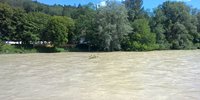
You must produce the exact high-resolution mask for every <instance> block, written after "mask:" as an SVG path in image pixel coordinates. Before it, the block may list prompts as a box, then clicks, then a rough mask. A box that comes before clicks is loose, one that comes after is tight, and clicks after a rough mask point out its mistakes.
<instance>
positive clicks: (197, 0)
mask: <svg viewBox="0 0 200 100" xmlns="http://www.w3.org/2000/svg"><path fill="white" fill-rule="evenodd" d="M37 1H39V2H42V3H45V4H50V5H53V4H62V5H64V4H65V5H74V4H76V5H78V4H87V3H89V2H93V3H101V2H103V1H105V0H37ZM118 1H120V0H118ZM165 1H166V0H143V2H144V7H145V9H150V10H152V8H155V7H157V6H158V5H159V4H162V3H163V2H165ZM171 1H172V0H171ZM173 1H184V2H186V3H187V4H188V5H190V6H192V7H195V8H198V9H200V0H173Z"/></svg>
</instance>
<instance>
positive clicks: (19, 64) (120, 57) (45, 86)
mask: <svg viewBox="0 0 200 100" xmlns="http://www.w3.org/2000/svg"><path fill="white" fill-rule="evenodd" d="M199 75H200V51H198V50H196V51H155V52H113V53H59V54H22V55H18V54H16V55H0V100H200V76H199Z"/></svg>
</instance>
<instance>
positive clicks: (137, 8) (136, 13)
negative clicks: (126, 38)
mask: <svg viewBox="0 0 200 100" xmlns="http://www.w3.org/2000/svg"><path fill="white" fill-rule="evenodd" d="M124 3H125V5H126V8H127V10H128V16H129V17H128V18H129V20H130V21H132V22H133V21H134V20H135V19H140V18H143V17H144V8H143V0H125V1H124Z"/></svg>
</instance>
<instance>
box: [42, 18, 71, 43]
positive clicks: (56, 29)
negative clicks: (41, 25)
mask: <svg viewBox="0 0 200 100" xmlns="http://www.w3.org/2000/svg"><path fill="white" fill-rule="evenodd" d="M71 27H74V22H73V20H72V19H71V18H68V17H62V16H54V17H52V18H51V19H50V21H49V23H48V25H47V27H46V32H45V35H46V41H49V42H52V44H53V45H54V46H55V47H59V46H63V45H64V44H67V42H68V33H69V30H70V28H71Z"/></svg>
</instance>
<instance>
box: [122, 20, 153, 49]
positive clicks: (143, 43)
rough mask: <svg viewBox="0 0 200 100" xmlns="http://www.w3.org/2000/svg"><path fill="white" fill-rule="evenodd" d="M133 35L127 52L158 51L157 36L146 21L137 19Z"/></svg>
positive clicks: (128, 42) (130, 36)
mask: <svg viewBox="0 0 200 100" xmlns="http://www.w3.org/2000/svg"><path fill="white" fill-rule="evenodd" d="M132 27H133V33H131V34H129V40H128V41H126V42H127V43H126V45H127V46H128V47H126V48H125V50H134V51H144V50H154V49H157V45H156V35H155V33H152V32H151V29H150V26H149V22H148V21H147V20H146V19H137V20H135V21H134V22H133V23H132Z"/></svg>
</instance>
